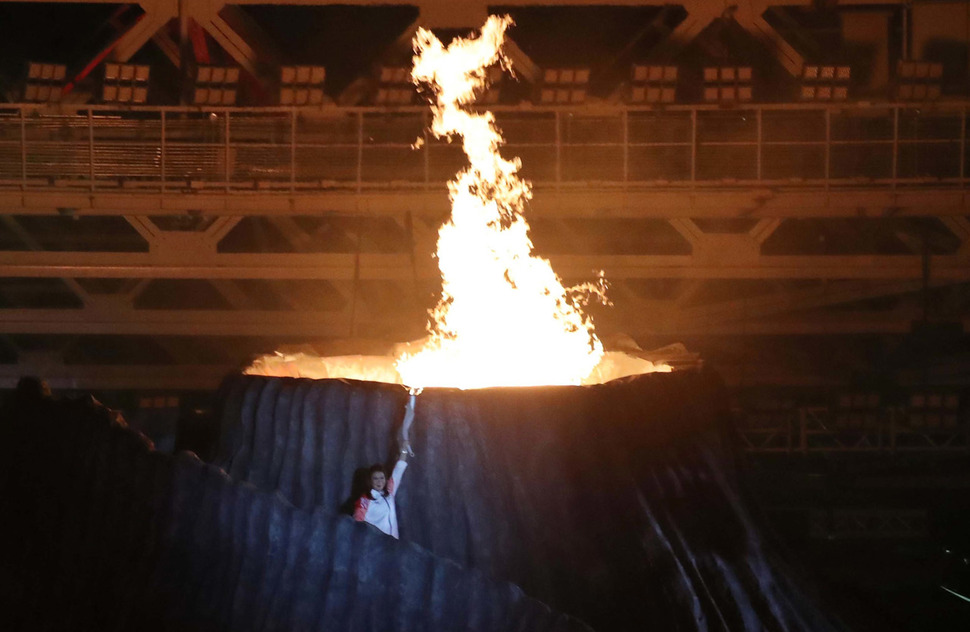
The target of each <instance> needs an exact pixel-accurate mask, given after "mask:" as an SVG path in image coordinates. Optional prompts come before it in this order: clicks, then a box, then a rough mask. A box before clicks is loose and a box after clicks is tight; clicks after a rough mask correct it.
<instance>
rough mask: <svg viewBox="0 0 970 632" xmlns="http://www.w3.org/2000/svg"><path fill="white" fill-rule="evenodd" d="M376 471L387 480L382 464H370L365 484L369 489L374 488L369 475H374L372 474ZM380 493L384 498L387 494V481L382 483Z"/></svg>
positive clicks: (385, 470)
mask: <svg viewBox="0 0 970 632" xmlns="http://www.w3.org/2000/svg"><path fill="white" fill-rule="evenodd" d="M378 472H380V473H381V474H383V475H384V479H385V480H387V478H388V476H387V469H386V468H385V467H384V466H383V465H381V464H380V463H375V464H374V465H371V466H370V470H369V471H368V474H367V485H368V486H369V488H370V490H373V489H374V487H373V484H372V483H371V477H372V476H374V474H377V473H378ZM380 493H381V494H382V495H383V496H384V497H385V498H387V495H388V491H387V483H385V484H384V489H382V490H381V491H380Z"/></svg>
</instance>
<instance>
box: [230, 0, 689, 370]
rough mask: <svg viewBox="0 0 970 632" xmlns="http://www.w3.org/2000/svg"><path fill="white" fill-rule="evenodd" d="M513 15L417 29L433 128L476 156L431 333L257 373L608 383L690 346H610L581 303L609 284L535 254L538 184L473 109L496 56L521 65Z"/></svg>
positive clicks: (462, 191) (451, 237) (417, 63)
mask: <svg viewBox="0 0 970 632" xmlns="http://www.w3.org/2000/svg"><path fill="white" fill-rule="evenodd" d="M509 24H511V21H510V20H509V19H508V18H507V17H504V18H503V17H494V16H492V17H490V18H489V19H488V21H487V22H486V23H485V26H484V27H483V28H482V32H481V36H480V37H478V38H469V39H457V40H455V41H453V42H452V43H451V44H449V45H448V46H447V47H445V46H444V45H442V43H441V42H440V41H439V40H438V39H437V38H436V37H435V36H434V35H433V34H432V33H431V32H430V31H427V30H425V29H419V30H418V33H417V35H416V36H415V40H414V48H415V53H416V55H415V57H414V69H413V71H412V72H411V77H412V78H413V79H414V81H415V83H418V84H423V85H426V86H428V87H429V88H430V89H431V91H432V93H433V94H434V97H435V101H434V103H433V104H432V110H433V111H434V120H433V121H432V126H431V130H432V132H433V133H434V134H435V136H436V137H438V138H447V139H448V140H449V141H451V140H452V139H453V138H455V137H460V138H461V142H462V148H463V149H464V151H465V155H466V156H467V157H468V162H469V166H468V167H467V168H466V169H464V170H462V171H461V172H459V173H458V174H457V175H456V177H455V179H454V180H453V181H451V182H450V183H449V191H450V198H451V203H452V211H451V218H450V220H449V221H447V222H446V223H445V224H444V225H443V226H442V227H441V229H440V230H439V232H438V252H437V257H438V267H439V269H440V270H441V301H440V302H439V303H438V306H437V307H435V308H434V309H433V310H432V311H431V317H432V321H431V322H430V324H429V327H428V329H429V337H428V339H427V341H426V342H425V343H424V344H422V345H416V344H410V345H406V347H405V350H404V351H403V352H400V353H392V354H390V355H376V356H338V357H320V356H317V355H313V354H306V353H303V352H298V353H285V352H277V353H275V354H270V355H266V356H263V357H261V358H258V359H257V360H256V361H254V362H253V364H252V365H251V366H250V367H249V368H247V369H246V373H249V374H256V375H277V376H293V377H309V378H333V377H343V378H355V379H362V380H372V381H383V382H392V383H403V384H406V385H408V386H421V387H423V386H453V387H459V388H481V387H487V386H534V385H545V384H549V385H552V384H598V383H602V382H607V381H609V380H613V379H617V378H620V377H624V376H627V375H637V374H641V373H650V372H653V371H670V370H671V368H670V366H669V365H667V364H666V363H664V362H663V360H664V359H665V358H669V357H676V356H683V355H684V354H686V350H683V349H682V348H681V349H673V348H668V349H664V350H660V351H659V352H657V353H653V354H646V355H650V357H651V358H653V361H652V360H648V359H647V358H645V357H642V355H643V354H642V352H640V351H639V349H637V350H636V351H635V353H634V354H633V355H630V354H627V353H623V352H607V353H604V351H603V345H602V343H601V342H600V340H599V339H598V338H597V337H596V334H595V333H594V331H593V324H592V322H591V320H590V319H589V318H588V317H587V316H586V315H585V314H584V313H583V311H582V309H581V307H582V305H583V304H584V301H585V300H586V299H587V298H588V297H589V296H590V295H593V294H595V295H599V296H600V297H602V296H603V295H602V278H601V279H600V284H599V285H597V284H593V283H587V284H583V285H581V286H577V287H571V288H566V287H563V284H562V281H561V280H560V279H559V277H558V276H556V273H555V272H553V270H552V267H551V266H550V265H549V262H548V261H546V260H545V259H542V258H539V257H537V256H535V255H533V254H532V241H531V240H530V239H529V224H528V223H527V222H526V220H525V218H524V217H523V216H522V211H523V210H524V208H525V204H526V203H527V202H528V200H529V199H530V198H531V197H532V189H531V187H530V185H529V183H528V182H525V181H524V180H522V179H521V178H519V176H518V171H519V168H520V166H521V163H520V161H519V159H518V158H513V159H511V160H506V159H505V158H503V157H502V156H501V155H500V153H499V147H501V145H502V144H503V142H504V140H503V138H502V132H501V131H500V130H499V128H498V127H497V126H496V124H495V117H494V116H493V115H492V113H491V112H484V113H478V112H475V111H473V110H470V109H466V107H467V106H469V105H470V104H472V103H473V102H474V100H475V98H476V96H477V94H478V93H479V92H480V91H481V89H482V88H483V87H484V85H485V76H486V69H487V68H488V67H489V66H492V65H493V64H497V63H498V64H502V66H504V67H506V68H508V67H509V62H508V59H506V58H505V56H504V55H503V54H502V42H503V41H504V38H505V30H506V28H508V26H509ZM416 347H420V348H419V349H418V350H416V351H415V348H416ZM395 358H396V359H395ZM395 368H396V370H395Z"/></svg>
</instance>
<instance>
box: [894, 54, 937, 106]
mask: <svg viewBox="0 0 970 632" xmlns="http://www.w3.org/2000/svg"><path fill="white" fill-rule="evenodd" d="M942 80H943V64H940V63H936V62H929V61H913V60H900V61H899V63H898V65H897V66H896V98H897V99H899V100H900V101H933V100H935V99H938V98H940V95H941V94H942V92H943V90H942V83H943V81H942Z"/></svg>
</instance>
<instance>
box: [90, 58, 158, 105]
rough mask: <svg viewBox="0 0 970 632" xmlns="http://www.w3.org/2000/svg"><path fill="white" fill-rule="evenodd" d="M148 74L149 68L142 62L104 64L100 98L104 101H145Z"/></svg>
mask: <svg viewBox="0 0 970 632" xmlns="http://www.w3.org/2000/svg"><path fill="white" fill-rule="evenodd" d="M150 74H151V68H150V67H149V66H146V65H142V64H118V63H107V64H105V65H104V81H103V82H102V84H101V100H102V101H104V102H105V103H134V104H142V103H146V102H147V101H148V78H149V76H150Z"/></svg>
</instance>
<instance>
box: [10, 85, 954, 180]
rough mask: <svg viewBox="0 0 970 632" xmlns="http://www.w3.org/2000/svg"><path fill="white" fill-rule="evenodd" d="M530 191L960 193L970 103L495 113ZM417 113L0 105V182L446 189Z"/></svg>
mask: <svg viewBox="0 0 970 632" xmlns="http://www.w3.org/2000/svg"><path fill="white" fill-rule="evenodd" d="M495 113H496V118H497V120H498V123H499V125H500V126H501V127H502V129H503V130H504V132H505V135H506V138H507V139H508V144H507V145H506V147H505V148H504V150H503V151H504V154H505V155H506V156H519V157H520V158H521V159H522V163H523V173H524V175H525V176H526V177H528V178H529V179H531V180H532V181H533V182H534V183H535V184H536V185H537V186H541V187H557V188H566V189H568V188H569V187H577V186H588V185H591V184H597V185H602V186H609V187H626V188H650V187H670V188H692V187H705V186H706V187H710V186H717V187H719V188H725V187H727V188H731V187H737V188H743V187H751V186H753V185H763V186H772V187H792V188H813V189H829V188H837V187H853V188H859V187H866V186H878V187H881V188H885V187H887V186H888V187H892V188H895V187H904V186H905V187H909V188H919V187H924V188H926V187H933V188H940V187H944V188H946V187H950V188H962V187H964V186H965V185H966V184H967V180H968V174H967V164H966V163H967V120H966V119H967V112H966V105H965V104H962V103H955V104H943V103H941V104H933V105H931V106H917V105H915V104H909V105H902V104H839V105H837V106H836V105H831V106H820V105H817V104H769V105H752V106H749V107H744V108H737V109H735V108H730V109H724V108H719V107H717V106H672V107H667V108H662V109H651V108H644V107H639V108H638V107H629V106H622V105H615V106H601V107H595V108H594V107H585V108H576V109H568V108H554V107H531V106H530V107H527V108H522V107H517V108H508V107H498V108H495ZM428 118H429V113H428V111H427V109H426V108H421V107H414V108H399V109H384V108H340V107H335V106H330V107H324V108H317V109H282V108H228V109H211V110H209V109H207V110H200V109H198V108H180V107H134V108H130V109H124V110H119V109H117V108H112V107H111V106H81V107H79V108H77V109H71V110H67V109H64V108H61V109H60V110H55V109H50V108H49V107H45V106H37V105H7V106H3V107H2V108H0V188H7V189H11V188H13V189H21V190H50V189H65V188H68V189H82V190H85V189H86V190H119V189H121V190H123V189H127V188H131V189H136V190H151V191H162V192H164V191H178V192H180V193H184V192H191V191H200V192H201V191H206V190H213V189H215V190H225V191H238V192H243V191H245V192H258V191H273V192H277V193H279V192H281V191H290V192H304V191H314V190H333V189H336V190H343V191H363V190H369V189H380V188H384V189H386V188H394V189H422V188H428V187H431V186H435V187H437V186H440V185H441V183H443V182H445V181H446V180H448V179H449V178H450V177H451V176H452V175H453V174H454V173H455V172H456V171H457V170H458V169H460V168H461V167H462V166H463V164H464V158H463V156H462V155H461V150H460V146H459V145H458V144H455V143H451V144H449V143H447V142H443V141H439V140H436V139H433V138H431V137H429V134H428V132H427V124H428Z"/></svg>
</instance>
